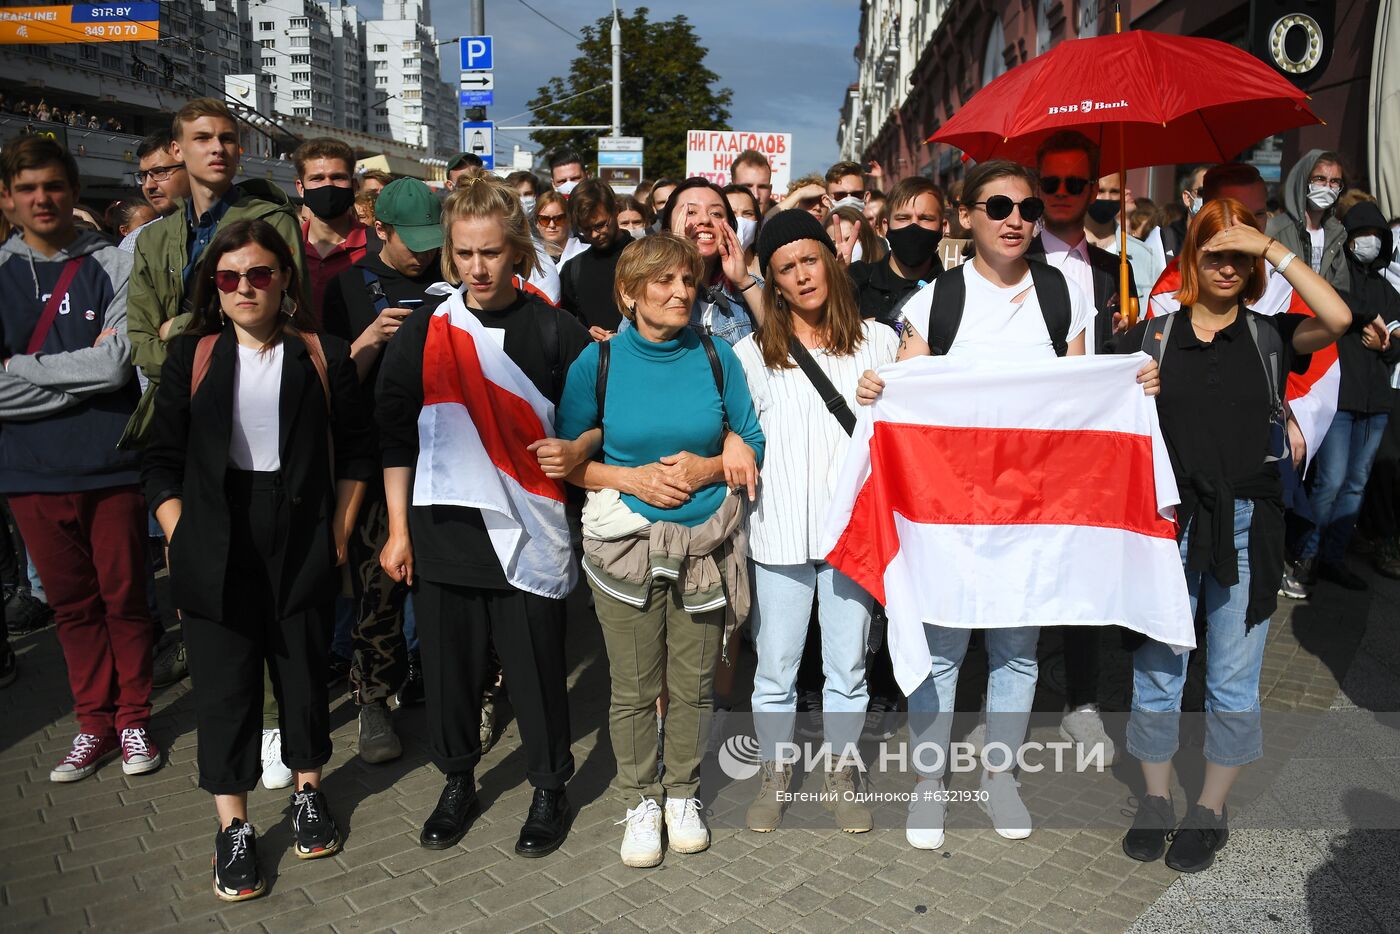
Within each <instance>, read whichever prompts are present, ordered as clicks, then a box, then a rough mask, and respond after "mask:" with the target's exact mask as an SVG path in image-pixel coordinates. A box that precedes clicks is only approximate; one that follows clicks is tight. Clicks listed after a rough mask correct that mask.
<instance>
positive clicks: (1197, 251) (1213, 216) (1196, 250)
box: [1176, 198, 1266, 308]
mask: <svg viewBox="0 0 1400 934" xmlns="http://www.w3.org/2000/svg"><path fill="white" fill-rule="evenodd" d="M1227 221H1233V222H1234V223H1236V224H1246V225H1248V226H1250V227H1253V228H1254V229H1255V230H1258V229H1259V221H1258V220H1257V219H1256V218H1255V216H1254V215H1253V214H1252V213H1251V212H1250V211H1249V209H1248V208H1246V207H1245V206H1244V205H1243V204H1241V203H1240V202H1238V201H1236V200H1235V199H1234V198H1216V199H1214V200H1212V201H1207V202H1206V203H1205V206H1203V207H1202V208H1201V212H1200V213H1199V214H1197V215H1196V216H1195V217H1194V218H1192V220H1191V226H1190V227H1188V228H1187V230H1186V239H1185V240H1183V241H1182V243H1181V261H1180V263H1179V267H1180V269H1181V289H1180V290H1179V291H1178V292H1177V293H1176V297H1177V301H1179V302H1181V307H1182V308H1187V307H1190V306H1191V305H1194V304H1195V303H1196V301H1197V300H1198V299H1199V298H1200V294H1201V283H1200V279H1199V277H1198V276H1197V272H1196V267H1197V264H1199V263H1200V261H1201V252H1202V247H1204V246H1205V245H1206V244H1207V243H1209V242H1210V238H1211V237H1214V236H1215V235H1216V234H1218V233H1220V231H1222V230H1224V229H1225V227H1226V223H1227ZM1265 281H1266V280H1265V275H1264V258H1263V257H1262V256H1261V257H1256V258H1255V260H1254V263H1253V265H1252V266H1251V267H1250V274H1249V278H1248V279H1246V280H1245V283H1244V289H1243V291H1241V292H1240V301H1242V302H1244V303H1245V304H1246V305H1253V304H1254V303H1255V302H1257V301H1259V298H1260V296H1262V295H1263V294H1264V284H1265Z"/></svg>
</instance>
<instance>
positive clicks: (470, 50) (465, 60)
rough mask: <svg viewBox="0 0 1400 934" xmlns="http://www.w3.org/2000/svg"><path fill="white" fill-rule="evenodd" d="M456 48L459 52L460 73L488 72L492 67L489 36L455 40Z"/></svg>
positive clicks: (465, 37)
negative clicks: (460, 60)
mask: <svg viewBox="0 0 1400 934" xmlns="http://www.w3.org/2000/svg"><path fill="white" fill-rule="evenodd" d="M457 47H458V49H460V50H461V55H462V71H490V70H491V68H492V67H494V66H493V65H492V64H491V60H492V55H491V37H490V36H463V37H462V38H461V39H459V40H457Z"/></svg>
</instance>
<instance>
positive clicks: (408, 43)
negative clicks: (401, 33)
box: [403, 39, 418, 52]
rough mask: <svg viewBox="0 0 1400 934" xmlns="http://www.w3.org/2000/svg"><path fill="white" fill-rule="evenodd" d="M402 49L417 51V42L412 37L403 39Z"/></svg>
mask: <svg viewBox="0 0 1400 934" xmlns="http://www.w3.org/2000/svg"><path fill="white" fill-rule="evenodd" d="M403 50H404V51H405V52H417V51H418V42H417V41H416V40H414V39H405V40H404V41H403Z"/></svg>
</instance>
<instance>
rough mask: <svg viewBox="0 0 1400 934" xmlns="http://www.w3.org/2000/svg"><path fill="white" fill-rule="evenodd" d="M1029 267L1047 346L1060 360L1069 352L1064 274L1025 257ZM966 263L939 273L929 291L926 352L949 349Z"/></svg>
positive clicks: (957, 320) (940, 353)
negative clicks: (1052, 348)
mask: <svg viewBox="0 0 1400 934" xmlns="http://www.w3.org/2000/svg"><path fill="white" fill-rule="evenodd" d="M1026 263H1027V264H1028V265H1029V266H1030V267H1031V287H1032V288H1034V289H1035V295H1036V299H1037V300H1038V301H1039V302H1040V313H1041V315H1043V316H1044V318H1045V329H1046V330H1047V331H1049V332H1050V344H1051V346H1053V347H1054V348H1055V356H1057V357H1063V356H1064V355H1065V353H1066V352H1067V351H1068V350H1069V325H1070V304H1069V284H1068V283H1066V282H1065V277H1064V274H1063V273H1061V272H1060V271H1059V270H1058V269H1056V268H1054V267H1053V266H1051V265H1049V264H1048V263H1045V262H1044V261H1042V260H1038V259H1035V258H1033V257H1030V256H1028V257H1026ZM966 265H967V264H966V263H964V264H963V265H961V266H955V267H954V268H952V269H949V270H947V271H946V272H943V273H941V274H940V275H939V276H938V279H937V280H936V281H937V283H938V287H937V288H935V289H934V290H933V305H932V307H931V308H929V313H928V331H929V332H928V335H927V338H928V346H929V353H931V354H933V355H934V356H935V357H941V356H943V355H944V354H946V353H947V352H948V348H950V347H952V346H953V341H954V340H955V339H956V338H957V336H958V326H959V325H960V324H962V316H963V305H965V304H966V303H967V282H966V280H965V279H964V278H963V270H964V269H965V268H966Z"/></svg>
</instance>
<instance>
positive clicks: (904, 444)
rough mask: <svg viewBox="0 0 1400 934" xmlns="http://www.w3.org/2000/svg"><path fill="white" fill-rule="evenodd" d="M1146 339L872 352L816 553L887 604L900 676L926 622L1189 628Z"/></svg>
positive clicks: (915, 674)
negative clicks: (870, 393)
mask: <svg viewBox="0 0 1400 934" xmlns="http://www.w3.org/2000/svg"><path fill="white" fill-rule="evenodd" d="M1147 360H1148V357H1147V355H1146V354H1133V355H1128V356H1096V357H1071V358H1067V359H1047V360H1045V361H1043V362H1040V361H1036V362H1029V363H1023V362H1018V363H1016V364H1015V365H1014V366H1007V365H1005V364H995V365H988V364H985V363H974V362H967V361H955V360H950V359H948V358H946V357H939V358H933V357H929V358H924V359H918V360H911V361H906V362H904V363H899V364H895V365H891V366H886V367H883V368H881V370H880V375H881V377H883V378H884V380H885V390H884V392H883V394H882V395H881V396H880V398H879V399H878V400H877V401H876V403H875V404H874V405H873V406H871V407H870V409H869V410H868V412H863V413H862V415H861V419H860V424H859V426H858V427H857V429H856V434H855V437H854V438H853V439H852V441H851V446H850V449H849V453H848V454H847V457H846V462H845V464H844V465H843V467H842V471H841V476H840V478H839V480H838V481H837V487H836V492H835V495H834V496H833V498H832V502H831V508H830V511H829V512H828V514H827V524H826V528H825V530H824V532H823V540H822V547H823V550H824V551H826V552H829V554H828V557H827V560H828V561H830V562H831V564H833V565H834V566H836V567H837V568H839V569H840V570H841V571H843V572H844V573H846V574H847V575H849V576H850V577H851V578H853V579H854V580H855V581H856V582H857V583H858V584H860V585H861V586H862V587H864V588H865V589H866V590H867V591H868V592H869V593H871V594H872V595H873V596H874V597H875V598H876V599H877V600H879V601H880V602H882V603H883V604H884V605H885V609H886V612H887V614H888V616H889V619H890V647H891V655H892V658H893V659H894V671H895V677H896V679H897V680H898V681H899V686H900V687H901V688H902V689H903V690H904V692H905V694H909V693H911V692H912V691H913V690H914V689H915V688H916V687H918V685H919V684H920V683H921V682H922V681H923V679H924V678H925V677H926V676H927V675H928V673H929V669H930V664H931V659H930V656H929V651H928V643H927V641H926V639H925V635H924V629H923V625H922V624H924V623H936V624H938V625H941V626H953V627H960V628H1000V627H1008V626H1046V625H1096V626H1106V625H1113V624H1116V625H1121V626H1126V627H1128V628H1129V629H1133V630H1136V631H1138V632H1140V633H1143V634H1145V635H1147V636H1150V637H1151V638H1153V639H1157V640H1159V641H1161V642H1165V643H1167V644H1168V645H1172V646H1174V647H1177V648H1178V649H1180V650H1184V649H1187V648H1191V647H1194V645H1195V634H1194V629H1193V626H1192V619H1191V610H1190V606H1189V603H1188V598H1187V592H1186V578H1185V575H1184V573H1183V571H1182V566H1181V558H1180V552H1179V551H1178V547H1177V543H1176V538H1175V523H1174V521H1173V514H1174V507H1175V506H1176V504H1177V502H1178V497H1177V488H1176V482H1175V479H1174V478H1173V476H1172V469H1171V463H1170V461H1169V459H1168V455H1167V450H1166V446H1165V444H1164V443H1163V441H1162V437H1161V431H1160V428H1159V427H1158V422H1157V409H1156V405H1155V404H1154V403H1153V401H1152V400H1151V399H1148V398H1146V397H1145V396H1144V395H1143V394H1142V390H1141V388H1140V387H1139V386H1138V385H1137V382H1136V376H1137V372H1138V370H1140V369H1141V368H1142V367H1143V365H1144V364H1145V363H1146V362H1147Z"/></svg>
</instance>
